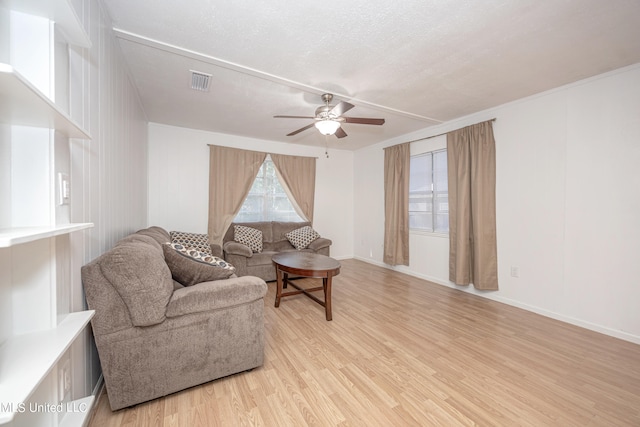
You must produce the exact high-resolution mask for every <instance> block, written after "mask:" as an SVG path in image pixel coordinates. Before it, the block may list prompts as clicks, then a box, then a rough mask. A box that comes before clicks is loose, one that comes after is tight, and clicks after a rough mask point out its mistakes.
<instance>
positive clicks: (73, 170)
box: [66, 0, 147, 396]
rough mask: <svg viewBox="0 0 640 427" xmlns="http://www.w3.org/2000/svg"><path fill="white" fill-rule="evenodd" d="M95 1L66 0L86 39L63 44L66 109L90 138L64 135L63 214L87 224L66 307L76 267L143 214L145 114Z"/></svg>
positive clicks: (81, 392) (85, 351)
mask: <svg viewBox="0 0 640 427" xmlns="http://www.w3.org/2000/svg"><path fill="white" fill-rule="evenodd" d="M100 1H101V0H73V2H72V3H73V4H74V7H75V9H76V13H77V15H78V16H79V18H80V20H81V21H82V23H83V25H84V27H85V30H86V32H87V34H88V35H89V38H90V40H91V43H92V46H91V48H89V49H79V48H72V49H71V50H70V52H69V109H70V115H71V117H72V118H73V119H74V120H75V121H76V122H78V123H79V124H80V125H81V126H82V127H83V128H84V129H87V130H88V131H89V133H90V134H91V136H92V139H91V140H90V141H88V140H71V144H70V153H69V156H70V162H69V164H70V181H71V204H70V217H71V218H70V219H71V221H72V222H93V223H94V228H92V229H89V230H86V231H85V232H80V233H73V234H71V236H70V238H71V253H72V262H71V283H70V289H69V290H68V291H66V292H67V293H68V294H69V295H70V298H71V302H70V310H71V311H77V310H82V309H84V307H85V300H84V293H83V290H82V283H81V278H80V267H81V266H82V265H84V264H86V263H87V262H89V261H90V260H92V259H94V258H96V257H98V256H99V255H101V254H102V253H103V252H105V251H106V250H108V249H110V248H111V247H112V246H113V245H114V244H115V242H116V241H117V240H118V239H120V238H121V237H123V236H125V235H127V234H129V233H130V232H132V231H135V230H137V229H140V228H143V227H145V226H146V220H147V119H146V116H145V113H144V111H143V109H142V105H141V103H140V100H139V98H138V93H137V91H136V89H135V87H134V86H133V84H132V83H131V80H130V77H129V73H128V71H127V68H126V67H125V65H124V61H123V59H122V57H121V53H120V48H119V46H118V42H117V40H116V38H115V36H114V34H113V32H112V30H111V27H112V25H111V22H110V20H109V17H108V15H106V14H105V13H104V12H103V9H102V6H101V5H100ZM83 339H84V343H83V344H84V345H83V346H82V347H81V348H74V349H72V351H73V353H72V355H71V356H72V365H73V374H74V375H73V382H74V384H73V392H74V394H75V395H76V396H86V395H87V394H90V393H91V392H92V391H93V389H94V387H95V386H96V384H97V382H98V380H99V378H100V373H101V370H100V363H99V359H98V357H97V354H96V351H95V347H94V345H93V344H92V339H91V337H90V335H89V333H88V332H87V334H86V336H85V337H83Z"/></svg>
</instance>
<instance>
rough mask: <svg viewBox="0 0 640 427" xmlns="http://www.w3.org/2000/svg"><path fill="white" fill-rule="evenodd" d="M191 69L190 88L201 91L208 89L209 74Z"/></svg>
mask: <svg viewBox="0 0 640 427" xmlns="http://www.w3.org/2000/svg"><path fill="white" fill-rule="evenodd" d="M189 71H191V89H193V90H199V91H202V92H208V91H209V78H211V74H207V73H202V72H200V71H194V70H189Z"/></svg>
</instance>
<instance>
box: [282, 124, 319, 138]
mask: <svg viewBox="0 0 640 427" xmlns="http://www.w3.org/2000/svg"><path fill="white" fill-rule="evenodd" d="M313 125H314V123H311V124H310V125H306V126H305V127H303V128H300V129H298V130H294V131H293V132H291V133H288V134H287V136H293V135H297V134H299V133H300V132H302V131H305V130H307V129H309V128H310V127H313Z"/></svg>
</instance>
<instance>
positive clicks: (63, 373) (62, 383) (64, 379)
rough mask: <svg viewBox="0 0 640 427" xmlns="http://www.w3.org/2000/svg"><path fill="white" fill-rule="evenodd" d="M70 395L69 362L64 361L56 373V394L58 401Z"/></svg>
mask: <svg viewBox="0 0 640 427" xmlns="http://www.w3.org/2000/svg"><path fill="white" fill-rule="evenodd" d="M70 393H71V361H70V360H69V359H67V360H65V361H64V363H63V364H62V367H61V368H60V370H59V371H58V394H59V400H60V401H61V402H62V401H64V400H65V399H66V398H67V396H68V395H69V394H70Z"/></svg>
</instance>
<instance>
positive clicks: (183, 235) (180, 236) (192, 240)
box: [169, 231, 211, 255]
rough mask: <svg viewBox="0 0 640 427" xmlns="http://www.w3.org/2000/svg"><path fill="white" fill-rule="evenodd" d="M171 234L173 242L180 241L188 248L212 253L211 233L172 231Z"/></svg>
mask: <svg viewBox="0 0 640 427" xmlns="http://www.w3.org/2000/svg"><path fill="white" fill-rule="evenodd" d="M169 235H170V236H171V243H180V244H181V245H183V246H185V247H187V248H192V249H195V250H197V251H199V252H204V253H206V254H209V255H211V243H210V242H209V235H207V234H197V233H187V232H185V231H171V232H169Z"/></svg>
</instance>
